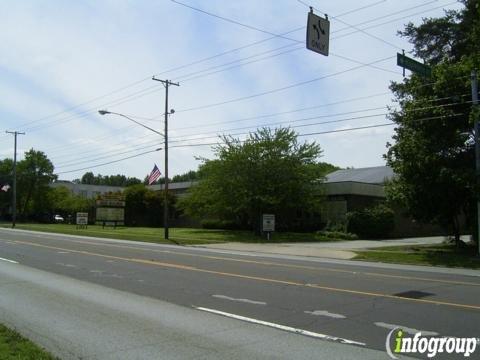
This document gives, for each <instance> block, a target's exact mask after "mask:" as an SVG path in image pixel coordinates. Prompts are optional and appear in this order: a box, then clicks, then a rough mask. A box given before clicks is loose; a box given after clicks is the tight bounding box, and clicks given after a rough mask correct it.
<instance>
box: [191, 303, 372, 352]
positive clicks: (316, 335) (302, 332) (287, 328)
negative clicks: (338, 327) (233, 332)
mask: <svg viewBox="0 0 480 360" xmlns="http://www.w3.org/2000/svg"><path fill="white" fill-rule="evenodd" d="M194 308H195V309H197V310H201V311H206V312H210V313H213V314H217V315H222V316H226V317H229V318H233V319H237V320H242V321H246V322H250V323H253V324H258V325H264V326H268V327H272V328H275V329H279V330H283V331H288V332H292V333H295V334H300V335H306V336H310V337H313V338H316V339H323V340H330V341H338V342H340V343H342V344H350V345H360V346H365V345H366V344H365V343H362V342H358V341H353V340H348V339H344V338H339V337H336V336H330V335H325V334H320V333H316V332H313V331H308V330H303V329H298V328H294V327H290V326H285V325H280V324H275V323H271V322H267V321H263V320H257V319H253V318H249V317H245V316H241V315H235V314H230V313H227V312H223V311H219V310H214V309H208V308H204V307H196V306H194Z"/></svg>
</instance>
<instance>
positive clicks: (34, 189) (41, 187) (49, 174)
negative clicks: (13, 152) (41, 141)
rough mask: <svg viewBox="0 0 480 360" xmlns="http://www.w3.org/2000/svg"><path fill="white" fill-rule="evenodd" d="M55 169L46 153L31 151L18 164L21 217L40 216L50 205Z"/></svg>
mask: <svg viewBox="0 0 480 360" xmlns="http://www.w3.org/2000/svg"><path fill="white" fill-rule="evenodd" d="M53 171H54V167H53V164H52V162H51V161H50V160H49V159H48V157H47V156H46V155H45V153H44V152H42V151H38V150H34V149H30V150H28V151H27V152H25V158H24V159H23V160H22V161H20V162H18V164H17V186H18V189H17V196H18V200H17V203H18V210H19V215H20V216H23V217H25V216H27V215H38V214H41V213H42V212H44V209H45V205H46V204H47V203H48V192H49V191H50V188H49V184H50V183H51V182H52V181H53V180H56V178H57V176H56V175H55V174H54V173H53Z"/></svg>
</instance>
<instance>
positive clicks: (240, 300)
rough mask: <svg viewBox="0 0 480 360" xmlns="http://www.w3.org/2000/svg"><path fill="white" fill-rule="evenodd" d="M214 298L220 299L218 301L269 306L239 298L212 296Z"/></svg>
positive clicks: (264, 303)
mask: <svg viewBox="0 0 480 360" xmlns="http://www.w3.org/2000/svg"><path fill="white" fill-rule="evenodd" d="M212 297H214V298H218V299H224V300H230V301H238V302H244V303H248V304H255V305H267V303H266V302H263V301H255V300H249V299H237V298H232V297H230V296H225V295H212Z"/></svg>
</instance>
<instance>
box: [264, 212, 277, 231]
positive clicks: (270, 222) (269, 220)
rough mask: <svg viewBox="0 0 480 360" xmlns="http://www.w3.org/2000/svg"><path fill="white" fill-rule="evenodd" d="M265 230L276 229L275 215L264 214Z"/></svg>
mask: <svg viewBox="0 0 480 360" xmlns="http://www.w3.org/2000/svg"><path fill="white" fill-rule="evenodd" d="M262 230H263V232H272V231H275V215H272V214H263V226H262Z"/></svg>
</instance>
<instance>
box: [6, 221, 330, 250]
mask: <svg viewBox="0 0 480 360" xmlns="http://www.w3.org/2000/svg"><path fill="white" fill-rule="evenodd" d="M0 227H5V228H8V227H10V224H6V223H5V224H1V225H0ZM16 228H17V229H23V230H33V231H43V232H52V233H59V234H69V235H79V236H92V237H101V238H112V239H120V240H133V241H145V242H152V243H171V242H170V241H165V240H164V239H163V232H164V230H163V228H147V227H126V226H119V227H117V228H113V227H111V226H106V227H105V228H102V226H100V225H89V226H88V228H86V229H77V228H76V226H75V225H68V224H18V223H17V226H16ZM170 239H172V240H173V241H174V242H177V243H179V244H182V245H199V244H212V243H223V242H250V243H259V242H266V239H265V238H262V237H260V236H256V235H255V234H254V233H253V232H251V231H240V230H210V229H193V228H171V229H170ZM336 240H338V239H334V238H328V237H326V236H323V235H320V234H317V233H293V232H285V233H280V232H278V233H274V234H273V235H272V237H271V240H270V242H273V243H281V242H312V241H336Z"/></svg>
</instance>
